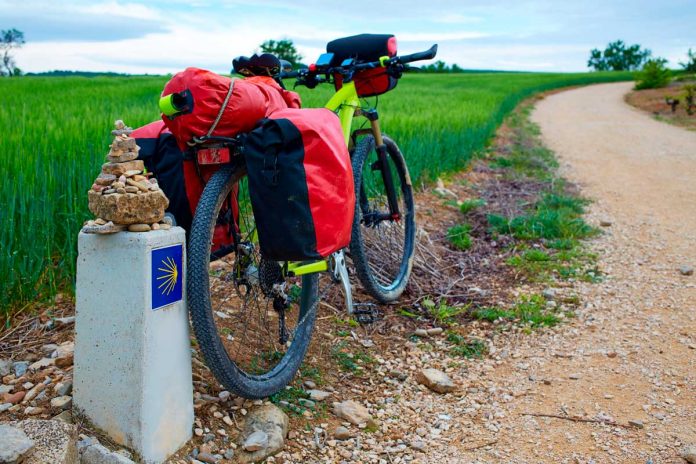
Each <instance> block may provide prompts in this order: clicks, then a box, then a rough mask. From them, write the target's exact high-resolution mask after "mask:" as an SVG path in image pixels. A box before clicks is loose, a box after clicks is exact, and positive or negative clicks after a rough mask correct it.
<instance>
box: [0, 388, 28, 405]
mask: <svg viewBox="0 0 696 464" xmlns="http://www.w3.org/2000/svg"><path fill="white" fill-rule="evenodd" d="M26 394H27V392H24V391H18V392H17V393H13V394H11V395H5V397H4V398H3V399H2V400H3V402H5V403H10V404H17V403H19V402H20V401H22V400H23V399H24V397H25V396H26Z"/></svg>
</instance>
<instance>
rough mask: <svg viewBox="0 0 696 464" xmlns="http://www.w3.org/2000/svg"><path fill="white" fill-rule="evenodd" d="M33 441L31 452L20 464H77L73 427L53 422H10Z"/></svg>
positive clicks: (74, 429) (34, 420)
mask: <svg viewBox="0 0 696 464" xmlns="http://www.w3.org/2000/svg"><path fill="white" fill-rule="evenodd" d="M10 425H12V426H14V427H16V428H18V429H20V430H22V431H23V432H24V433H25V434H27V436H28V437H29V438H31V439H32V440H33V441H34V450H33V452H32V453H31V454H30V455H29V456H28V457H27V458H26V459H25V460H24V461H23V462H22V464H46V463H51V464H77V462H78V459H77V448H76V446H75V436H76V434H77V433H76V428H75V426H74V425H70V424H66V423H64V422H60V421H54V420H37V419H27V420H23V421H20V422H11V423H10Z"/></svg>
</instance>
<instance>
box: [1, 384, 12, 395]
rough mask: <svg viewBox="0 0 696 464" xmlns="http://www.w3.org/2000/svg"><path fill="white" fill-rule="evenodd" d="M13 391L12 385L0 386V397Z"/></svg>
mask: <svg viewBox="0 0 696 464" xmlns="http://www.w3.org/2000/svg"><path fill="white" fill-rule="evenodd" d="M12 390H14V385H0V395H6V394H8V393H11V392H12Z"/></svg>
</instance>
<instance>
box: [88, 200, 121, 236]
mask: <svg viewBox="0 0 696 464" xmlns="http://www.w3.org/2000/svg"><path fill="white" fill-rule="evenodd" d="M124 193H125V192H124ZM124 230H126V226H124V225H120V224H114V223H113V222H112V221H109V222H107V223H106V224H104V225H98V224H88V225H86V226H83V227H82V232H84V233H85V234H115V233H116V232H123V231H124Z"/></svg>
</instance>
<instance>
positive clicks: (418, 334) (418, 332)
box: [413, 329, 428, 337]
mask: <svg viewBox="0 0 696 464" xmlns="http://www.w3.org/2000/svg"><path fill="white" fill-rule="evenodd" d="M413 335H415V336H416V337H427V336H428V331H427V330H425V329H416V330H415V331H414V332H413Z"/></svg>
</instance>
